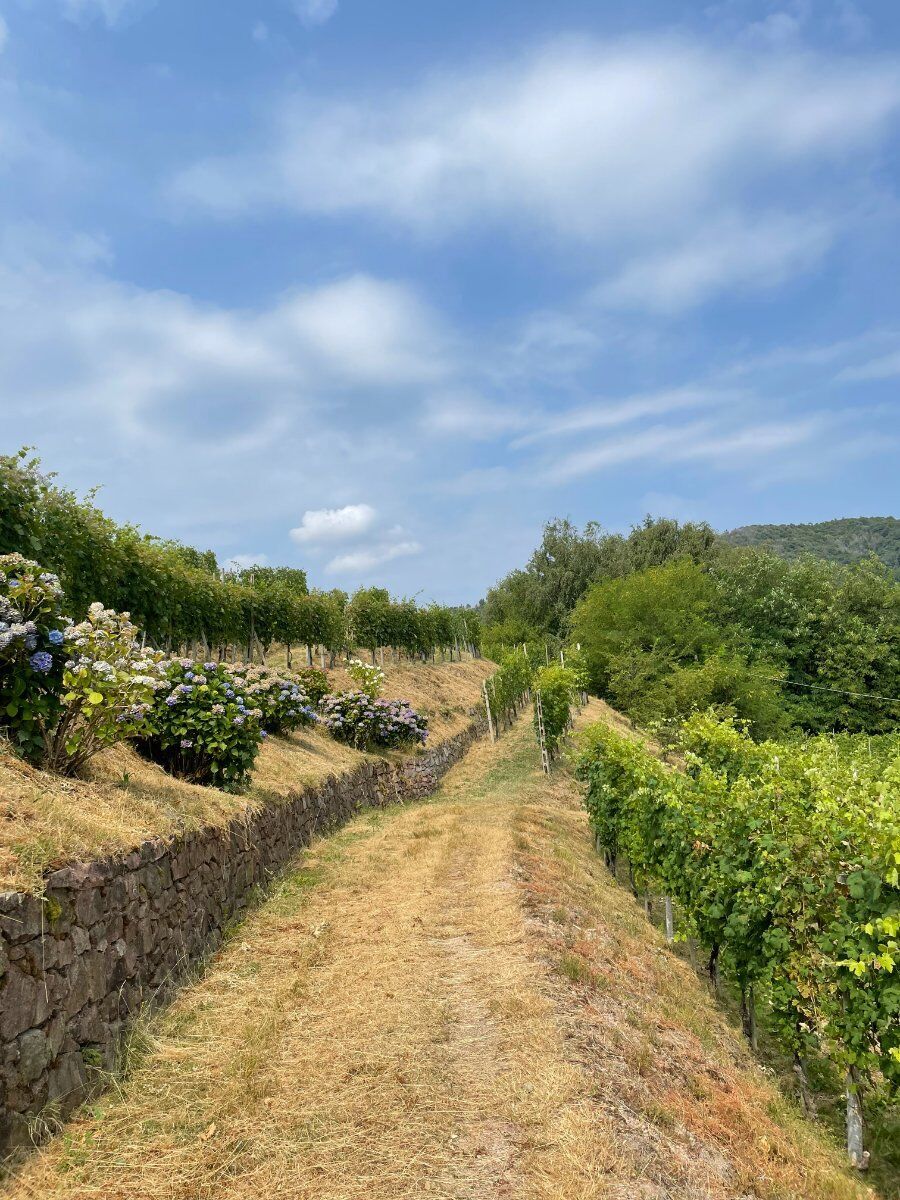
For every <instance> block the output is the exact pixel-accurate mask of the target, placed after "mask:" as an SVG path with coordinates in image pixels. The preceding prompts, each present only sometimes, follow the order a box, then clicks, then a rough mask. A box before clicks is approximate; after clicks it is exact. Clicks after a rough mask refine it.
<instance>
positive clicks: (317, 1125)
mask: <svg viewBox="0 0 900 1200" xmlns="http://www.w3.org/2000/svg"><path fill="white" fill-rule="evenodd" d="M588 715H591V716H596V715H597V712H596V710H593V707H592V711H590V712H589V714H588ZM152 1033H153V1048H152V1050H151V1051H150V1052H149V1054H148V1055H147V1057H146V1059H145V1061H144V1062H143V1065H141V1066H140V1067H138V1069H137V1070H136V1071H135V1072H134V1074H133V1075H132V1077H131V1078H130V1080H129V1081H127V1082H126V1083H125V1085H124V1086H123V1089H122V1091H121V1093H120V1094H119V1095H117V1096H114V1097H112V1096H111V1097H109V1098H107V1099H106V1100H104V1101H102V1102H100V1103H99V1104H98V1105H96V1106H95V1108H94V1110H93V1111H91V1112H84V1113H83V1114H82V1115H81V1116H80V1118H79V1119H77V1120H76V1121H75V1122H74V1123H72V1124H71V1125H70V1126H69V1127H68V1129H67V1130H66V1132H65V1133H64V1134H63V1135H62V1136H61V1137H60V1138H58V1139H57V1140H56V1141H55V1142H54V1143H52V1144H51V1145H50V1146H49V1147H48V1148H47V1149H46V1150H45V1151H43V1152H42V1153H41V1154H40V1155H39V1156H37V1157H36V1158H34V1159H33V1160H32V1161H31V1162H30V1163H29V1164H27V1166H26V1167H25V1168H24V1169H23V1171H22V1173H21V1174H20V1175H19V1176H18V1177H17V1178H15V1179H13V1180H11V1181H10V1186H9V1191H8V1195H9V1197H10V1200H36V1198H37V1197H41V1198H42V1200H62V1198H64V1197H65V1198H68V1200H74V1198H77V1200H94V1198H99V1197H103V1198H104V1200H106V1198H109V1200H144V1198H145V1197H147V1198H149V1197H154V1198H158V1200H188V1198H190V1200H206V1198H213V1197H215V1198H216V1200H219V1198H221V1200H224V1198H226V1197H227V1198H228V1200H232V1198H233V1200H244V1198H250V1197H253V1198H254V1200H256V1198H259V1197H265V1198H266V1200H269V1198H272V1200H281V1198H287V1197H291V1198H292V1200H307V1198H310V1200H311V1198H312V1197H316V1200H363V1198H365V1200H407V1198H408V1200H412V1198H413V1197H416V1198H419V1197H431V1198H434V1200H462V1198H464V1197H465V1198H469V1200H494V1198H497V1200H499V1198H501V1197H518V1198H521V1200H592V1198H599V1197H617V1198H621V1200H625V1198H626V1197H628V1198H629V1200H631V1198H648V1200H649V1198H654V1200H663V1198H666V1200H671V1198H675V1197H679V1198H684V1200H688V1198H690V1200H718V1198H722V1200H725V1198H728V1200H739V1198H742V1200H748V1198H749V1197H758V1198H761V1200H766V1198H769V1200H775V1198H776V1197H777V1198H778V1200H789V1198H795V1200H800V1198H804V1200H838V1198H840V1200H850V1198H854V1200H858V1198H861V1197H863V1196H866V1195H867V1192H866V1189H865V1188H863V1187H861V1186H859V1185H858V1184H857V1182H856V1181H854V1180H851V1179H850V1177H849V1176H848V1175H847V1174H846V1173H845V1172H844V1171H843V1169H842V1168H841V1167H840V1165H839V1164H838V1159H837V1156H836V1154H835V1153H834V1151H833V1149H832V1148H831V1147H830V1146H828V1145H827V1144H826V1143H825V1142H824V1141H822V1140H821V1139H820V1138H819V1137H817V1136H816V1135H815V1134H814V1133H813V1132H811V1131H809V1130H808V1129H807V1128H805V1127H804V1126H803V1125H802V1123H801V1122H800V1121H799V1119H798V1118H796V1117H795V1116H794V1115H793V1114H792V1113H790V1112H789V1111H788V1110H787V1109H786V1107H785V1105H784V1104H783V1103H782V1102H781V1101H780V1100H779V1098H778V1095H777V1093H776V1091H775V1089H774V1087H773V1086H771V1085H770V1084H769V1082H768V1081H767V1080H766V1079H765V1078H764V1077H763V1075H762V1073H761V1072H760V1071H759V1070H758V1069H757V1068H755V1067H754V1066H753V1064H752V1063H750V1061H749V1060H748V1059H747V1057H746V1056H745V1054H744V1053H743V1051H742V1049H741V1046H740V1042H739V1040H738V1038H737V1036H736V1035H735V1033H734V1032H733V1031H732V1030H730V1029H729V1028H728V1027H727V1026H726V1025H725V1023H724V1020H723V1018H722V1017H721V1016H720V1015H719V1014H718V1013H717V1012H716V1010H715V1009H714V1008H713V1006H712V1005H711V1003H710V1002H709V1001H708V1000H707V998H706V996H705V994H704V991H703V988H702V985H701V984H700V983H699V981H698V980H697V979H696V978H694V977H693V976H692V975H691V974H690V972H689V971H688V970H687V968H685V967H683V966H682V965H681V964H679V963H678V962H677V961H676V960H675V959H674V958H673V956H671V955H670V954H669V953H668V952H667V951H666V950H665V948H664V947H663V946H662V945H661V943H660V942H659V939H658V937H657V936H656V934H655V933H654V931H653V930H652V929H651V928H650V927H649V926H648V925H647V923H646V921H645V919H644V917H643V914H642V913H641V912H640V911H639V910H638V909H637V907H636V906H635V905H634V904H633V903H632V902H631V900H630V898H629V897H628V896H627V895H626V894H624V893H623V892H621V891H620V890H619V889H617V888H616V887H615V886H614V885H612V884H611V883H610V882H607V880H606V879H605V878H604V874H603V868H602V867H601V866H600V864H599V863H598V862H597V860H596V859H595V858H594V856H593V855H592V853H591V851H590V847H589V840H588V837H587V829H586V824H585V821H584V818H583V816H582V814H581V813H580V811H579V810H578V800H577V795H576V792H575V788H574V785H573V784H572V782H571V780H570V779H569V778H568V777H567V776H565V775H564V774H562V773H560V774H558V775H556V776H555V777H554V779H553V780H552V781H551V782H550V783H547V781H545V780H544V778H543V777H542V776H541V774H540V772H539V770H538V762H537V752H536V748H535V746H534V743H533V738H532V735H531V732H530V729H529V728H528V724H527V722H526V721H524V720H523V721H522V722H521V723H520V724H519V726H518V727H516V728H515V729H514V730H512V731H511V732H510V733H509V734H508V735H507V736H506V737H505V738H504V739H503V740H501V742H500V743H499V744H498V745H497V746H491V745H490V744H486V743H480V744H478V745H476V746H475V748H474V749H473V750H472V751H471V752H470V754H469V755H467V757H466V759H465V760H464V761H463V762H462V763H461V764H459V765H458V766H457V767H456V768H454V769H453V771H451V772H450V774H449V775H448V776H447V777H446V779H445V782H444V784H443V785H442V787H441V789H440V790H439V792H438V793H437V795H436V796H435V797H434V798H433V800H432V801H430V802H426V803H423V804H417V805H412V806H408V807H403V808H395V809H392V810H387V811H379V812H373V813H369V814H365V815H363V816H360V817H359V818H357V819H356V820H355V821H353V822H352V823H351V824H349V825H348V826H347V827H345V829H344V830H342V831H341V832H340V833H338V834H336V835H335V836H333V837H331V838H328V839H325V840H323V841H321V842H319V843H318V844H317V845H316V846H314V847H313V848H312V849H311V850H310V851H309V852H307V853H306V854H304V855H303V856H302V858H301V859H300V860H299V862H298V866H297V869H296V870H295V871H294V872H293V873H292V874H290V875H289V876H288V877H286V879H285V880H284V881H283V883H282V885H281V886H280V888H279V889H278V891H277V893H276V894H275V895H273V896H272V897H271V899H270V900H269V901H268V902H267V903H266V904H265V905H264V906H263V907H262V908H260V909H259V910H258V911H257V912H256V913H255V914H254V916H253V917H251V918H250V920H248V921H247V923H246V924H245V925H244V926H242V927H241V928H240V929H239V930H238V931H237V933H236V935H235V936H234V937H233V939H232V940H231V942H230V943H229V945H228V946H227V947H226V948H225V949H224V950H223V951H222V952H221V953H220V954H219V955H218V956H217V958H216V960H215V961H214V963H213V964H212V966H211V968H210V969H209V971H208V972H207V974H206V976H205V978H203V979H202V980H201V981H200V982H199V983H198V984H196V985H195V986H193V987H191V988H190V989H188V990H187V991H185V992H184V993H183V994H182V996H181V997H180V999H179V1000H178V1001H176V1003H175V1004H174V1005H173V1006H172V1008H171V1009H169V1010H168V1012H166V1013H164V1014H162V1015H161V1016H160V1017H159V1018H158V1019H157V1020H156V1021H155V1022H154V1024H153V1029H152Z"/></svg>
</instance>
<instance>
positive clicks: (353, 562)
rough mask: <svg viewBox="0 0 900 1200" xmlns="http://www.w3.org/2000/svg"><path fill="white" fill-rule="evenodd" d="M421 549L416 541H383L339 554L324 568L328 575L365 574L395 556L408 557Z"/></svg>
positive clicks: (418, 552) (390, 560) (391, 560)
mask: <svg viewBox="0 0 900 1200" xmlns="http://www.w3.org/2000/svg"><path fill="white" fill-rule="evenodd" d="M421 551H422V547H421V545H420V544H419V543H418V542H383V543H381V544H379V545H375V546H368V547H364V548H362V549H359V550H351V551H350V552H349V553H348V554H339V555H337V557H336V558H333V559H332V560H331V561H330V562H329V563H328V564H327V565H326V567H325V570H326V571H327V572H328V573H329V575H365V574H366V573H367V572H368V571H372V570H374V568H375V567H380V566H383V565H384V564H385V563H389V562H393V560H394V559H396V558H409V557H410V555H413V554H420V553H421Z"/></svg>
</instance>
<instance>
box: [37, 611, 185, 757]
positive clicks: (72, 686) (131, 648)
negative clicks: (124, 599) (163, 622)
mask: <svg viewBox="0 0 900 1200" xmlns="http://www.w3.org/2000/svg"><path fill="white" fill-rule="evenodd" d="M137 633H138V630H137V626H135V625H134V624H132V621H131V619H130V617H129V615H128V613H117V612H114V611H113V610H112V609H109V608H104V607H103V605H102V604H99V603H96V604H92V605H91V607H90V609H89V610H88V615H87V620H85V621H82V622H80V624H78V625H69V626H68V627H67V628H66V629H65V631H64V632H63V643H62V645H63V647H64V649H65V650H66V652H67V653H68V655H69V657H68V658H67V659H66V661H65V663H64V665H63V671H62V689H61V693H60V701H61V707H60V709H59V712H58V714H57V715H56V719H55V720H53V721H51V722H45V721H43V720H42V721H41V725H42V732H43V741H44V751H43V765H44V766H45V767H47V768H48V769H49V770H51V771H58V772H59V773H60V774H63V775H75V774H77V773H78V771H80V770H81V768H82V767H83V766H84V764H85V763H86V762H87V760H88V759H89V758H91V757H93V755H95V754H96V753H97V752H98V751H100V750H102V749H103V748H104V747H105V746H112V745H114V744H115V743H116V742H119V741H122V740H123V739H124V738H130V737H134V736H135V735H136V734H139V733H140V732H141V731H142V730H143V729H144V728H145V727H146V723H147V717H148V714H149V712H150V709H151V707H152V705H153V699H154V695H155V692H156V690H157V689H158V688H160V687H161V685H162V682H163V671H164V666H163V662H162V655H161V654H159V653H158V652H157V651H150V650H143V649H142V648H141V646H140V644H139V642H138V640H137Z"/></svg>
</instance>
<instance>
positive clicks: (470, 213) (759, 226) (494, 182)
mask: <svg viewBox="0 0 900 1200" xmlns="http://www.w3.org/2000/svg"><path fill="white" fill-rule="evenodd" d="M898 108H900V72H898V70H897V64H896V63H894V62H892V61H890V60H887V59H884V58H877V57H875V56H868V57H866V58H862V57H861V58H858V59H856V60H854V59H850V58H843V57H837V56H828V55H824V54H823V55H820V56H818V57H815V56H813V55H810V54H808V53H806V52H801V51H799V50H798V51H796V52H791V51H787V50H786V51H784V52H783V53H782V54H779V55H778V56H772V55H771V54H770V53H765V52H762V51H760V52H758V53H752V52H750V51H748V50H746V49H744V50H742V51H737V50H733V51H731V52H723V51H722V49H721V47H715V49H713V48H711V47H707V46H704V45H703V44H701V43H698V42H690V41H688V40H681V41H673V40H671V39H669V40H666V39H659V38H635V39H632V40H630V41H628V42H619V43H592V42H584V41H582V42H577V41H571V40H570V41H566V42H561V43H556V44H551V45H549V46H545V47H543V48H542V49H540V50H539V51H537V52H535V53H533V54H532V55H530V56H526V57H523V58H520V59H518V60H514V61H512V62H510V61H506V62H504V63H503V64H502V65H500V66H494V67H487V68H485V67H479V68H477V69H473V70H468V71H460V72H457V73H455V74H452V75H451V74H445V75H444V76H443V77H440V78H438V79H430V80H428V81H427V82H426V83H423V84H419V85H413V86H410V87H408V88H407V89H405V90H404V91H401V92H400V93H399V94H398V95H396V96H394V97H390V98H385V97H379V99H378V101H377V102H373V101H372V100H371V99H370V98H362V99H360V98H358V97H347V98H344V99H343V100H341V101H325V100H322V99H319V98H316V97H315V96H314V95H311V94H302V93H300V94H293V95H290V96H287V97H285V98H284V99H283V100H282V101H281V103H280V104H279V105H278V107H277V110H276V111H275V112H274V113H273V114H272V118H271V125H270V128H269V129H268V130H263V131H262V132H261V133H260V135H259V138H258V142H259V144H260V146H261V148H256V147H254V148H253V149H248V150H247V151H245V152H240V153H236V154H234V155H231V156H224V157H222V156H219V157H208V158H204V159H201V160H199V161H198V162H196V163H195V164H193V165H192V166H190V167H189V168H187V169H186V170H185V171H183V172H182V173H181V174H180V175H179V176H178V177H177V178H176V180H175V181H174V183H173V187H172V195H173V196H174V197H175V198H176V200H177V201H178V203H179V204H180V205H182V206H187V207H194V208H197V209H201V210H207V211H211V212H213V213H217V214H219V215H220V216H223V217H229V216H231V217H234V216H238V215H241V214H244V213H249V212H256V211H261V210H266V209H272V208H275V209H279V208H280V209H287V210H293V211H296V212H300V213H306V214H320V215H329V216H342V215H346V214H349V213H356V214H368V215H372V216H375V217H377V218H379V219H381V220H386V221H390V222H394V223H399V224H401V225H403V226H406V227H410V228H412V229H414V230H416V231H417V232H419V233H421V234H425V235H427V236H429V237H440V236H446V235H449V234H452V233H453V232H455V231H457V230H459V229H460V228H462V227H465V226H481V227H484V226H487V227H491V226H493V227H502V228H503V229H504V230H506V229H522V228H526V229H534V228H538V229H539V230H541V231H542V232H543V233H544V234H546V235H548V237H550V238H552V240H553V241H554V242H555V241H558V240H559V239H562V240H563V241H564V242H566V243H569V244H574V245H582V246H588V247H591V248H593V250H594V251H595V258H594V260H593V269H594V270H595V272H596V273H597V274H598V276H602V275H606V274H607V269H608V267H609V266H610V265H611V266H612V268H613V269H612V270H611V272H610V273H609V274H608V276H607V278H605V281H604V283H603V284H602V285H601V287H600V292H599V295H600V296H601V297H602V298H603V299H604V301H605V302H607V303H611V304H616V305H622V304H624V305H629V306H636V305H640V306H645V305H646V306H649V307H653V308H657V309H664V310H666V309H677V308H681V307H684V306H685V305H689V304H694V303H698V302H700V301H702V300H703V299H705V298H706V297H707V296H709V295H710V294H712V293H714V292H715V291H717V290H719V289H720V288H722V287H726V286H729V285H732V284H734V285H736V286H738V287H741V288H746V287H755V288H759V287H765V286H772V285H774V284H777V283H778V282H780V281H781V280H783V279H784V278H786V277H788V276H790V275H791V274H793V273H795V272H797V271H802V270H806V269H808V267H809V266H810V265H811V264H813V263H815V262H816V261H817V260H818V259H819V258H820V257H821V256H822V255H823V254H824V253H825V251H826V250H827V249H828V247H829V245H830V244H831V242H832V241H833V239H834V238H835V237H836V236H837V235H838V233H839V231H840V228H841V225H842V223H843V220H844V218H840V219H839V218H838V217H836V216H832V215H830V214H828V215H825V216H823V215H822V213H821V212H820V211H819V204H820V197H821V193H822V179H823V173H827V171H828V169H829V168H830V167H831V166H832V165H833V164H835V163H838V162H841V163H843V162H845V161H846V160H847V156H848V155H852V154H854V153H857V154H859V155H860V156H861V155H863V154H868V153H870V152H871V150H872V149H873V148H874V147H875V146H877V145H878V142H879V139H880V138H881V136H882V135H883V133H884V132H885V130H886V127H887V123H888V121H889V120H891V119H892V118H894V117H895V115H896V113H897V111H898ZM860 161H861V163H862V164H863V166H864V160H863V159H861V160H860ZM832 175H833V173H832ZM773 180H775V181H777V185H776V186H775V188H774V191H775V193H776V201H775V206H774V207H773V208H772V209H771V211H770V212H768V213H765V212H764V213H762V214H760V213H759V212H758V211H757V208H758V204H757V196H758V190H759V188H760V186H762V185H765V186H766V187H767V188H769V189H772V184H773ZM830 183H831V186H832V190H834V179H833V177H832V178H831V179H830ZM778 193H781V194H782V196H783V206H782V207H779V205H778ZM840 211H843V210H840ZM847 219H849V218H847ZM616 264H618V265H617V266H616ZM586 265H587V264H586Z"/></svg>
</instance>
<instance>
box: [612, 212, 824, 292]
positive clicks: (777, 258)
mask: <svg viewBox="0 0 900 1200" xmlns="http://www.w3.org/2000/svg"><path fill="white" fill-rule="evenodd" d="M835 233H836V224H835V222H833V221H827V220H825V219H818V220H817V219H815V218H813V217H810V216H804V217H792V216H787V215H785V214H774V215H769V216H764V217H761V218H759V217H754V219H753V220H752V221H751V222H746V221H744V220H742V219H738V218H733V217H732V218H728V219H726V220H724V221H720V222H717V223H715V224H713V225H711V226H708V227H706V228H704V229H703V231H702V232H701V233H699V234H697V235H695V236H693V237H691V238H690V239H689V240H688V241H687V242H685V243H683V244H681V245H678V246H675V247H672V248H666V249H663V250H660V251H658V252H656V253H651V254H649V255H647V256H646V257H638V258H636V259H635V260H634V261H632V262H630V263H628V264H627V265H626V266H625V267H624V268H623V270H622V271H621V273H620V274H619V275H618V276H617V277H615V278H614V279H612V280H611V281H610V282H608V283H605V284H603V285H602V286H601V287H600V288H598V289H597V290H596V292H595V298H596V299H597V300H598V301H599V302H600V303H602V304H607V305H610V306H612V307H621V308H641V309H651V310H653V311H656V312H662V313H671V312H680V311H681V310H683V309H686V308H690V307H692V306H694V305H697V304H700V303H702V302H703V301H704V300H706V299H707V298H708V297H709V296H710V295H712V294H714V293H715V292H717V291H719V290H721V289H722V288H723V287H724V286H730V287H731V288H733V289H737V290H742V289H746V290H755V289H759V288H763V287H772V286H774V285H776V284H779V283H782V282H783V281H784V280H785V279H787V278H789V277H790V276H792V275H796V274H798V273H799V272H801V271H806V270H808V269H809V268H810V267H811V266H813V265H814V264H815V263H817V262H818V261H819V260H820V259H821V258H822V256H823V255H824V254H825V253H826V251H827V250H828V249H829V247H830V246H831V244H832V242H833V240H834V237H835Z"/></svg>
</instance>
